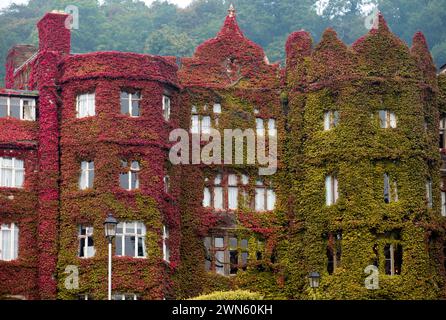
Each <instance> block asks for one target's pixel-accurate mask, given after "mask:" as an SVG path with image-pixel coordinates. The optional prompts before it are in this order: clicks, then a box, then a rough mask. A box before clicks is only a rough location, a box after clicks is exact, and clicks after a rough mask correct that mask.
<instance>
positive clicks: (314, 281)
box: [308, 272, 321, 300]
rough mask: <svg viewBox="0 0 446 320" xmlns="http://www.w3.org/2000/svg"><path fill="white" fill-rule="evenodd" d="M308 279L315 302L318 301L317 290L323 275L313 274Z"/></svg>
mask: <svg viewBox="0 0 446 320" xmlns="http://www.w3.org/2000/svg"><path fill="white" fill-rule="evenodd" d="M308 279H309V280H310V287H311V289H312V290H313V300H316V289H317V288H319V280H320V279H321V275H320V274H319V272H311V273H310V275H309V276H308Z"/></svg>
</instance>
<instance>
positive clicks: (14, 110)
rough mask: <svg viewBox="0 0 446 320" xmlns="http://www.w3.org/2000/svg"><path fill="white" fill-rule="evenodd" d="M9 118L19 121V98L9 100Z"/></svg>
mask: <svg viewBox="0 0 446 320" xmlns="http://www.w3.org/2000/svg"><path fill="white" fill-rule="evenodd" d="M11 117H13V118H16V119H20V98H11Z"/></svg>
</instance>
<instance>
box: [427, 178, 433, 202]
mask: <svg viewBox="0 0 446 320" xmlns="http://www.w3.org/2000/svg"><path fill="white" fill-rule="evenodd" d="M426 201H427V206H428V208H430V209H432V207H433V200H432V180H431V179H428V180H427V181H426Z"/></svg>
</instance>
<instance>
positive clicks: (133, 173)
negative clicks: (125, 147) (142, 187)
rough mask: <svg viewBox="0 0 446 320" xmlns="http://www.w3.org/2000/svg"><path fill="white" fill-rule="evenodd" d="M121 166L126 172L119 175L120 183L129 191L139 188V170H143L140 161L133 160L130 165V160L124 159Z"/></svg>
mask: <svg viewBox="0 0 446 320" xmlns="http://www.w3.org/2000/svg"><path fill="white" fill-rule="evenodd" d="M121 166H122V168H123V170H124V172H123V173H121V174H120V175H119V184H120V186H121V188H122V189H125V190H128V191H131V190H136V189H139V171H140V170H141V168H140V165H139V162H138V161H131V162H130V167H129V162H127V161H125V160H122V161H121Z"/></svg>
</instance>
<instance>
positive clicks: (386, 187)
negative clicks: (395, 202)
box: [384, 173, 390, 203]
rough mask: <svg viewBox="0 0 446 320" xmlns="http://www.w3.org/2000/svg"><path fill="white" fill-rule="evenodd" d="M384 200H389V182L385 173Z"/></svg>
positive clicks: (387, 201) (386, 201)
mask: <svg viewBox="0 0 446 320" xmlns="http://www.w3.org/2000/svg"><path fill="white" fill-rule="evenodd" d="M384 202H385V203H389V202H390V182H389V175H388V174H387V173H385V174H384Z"/></svg>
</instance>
